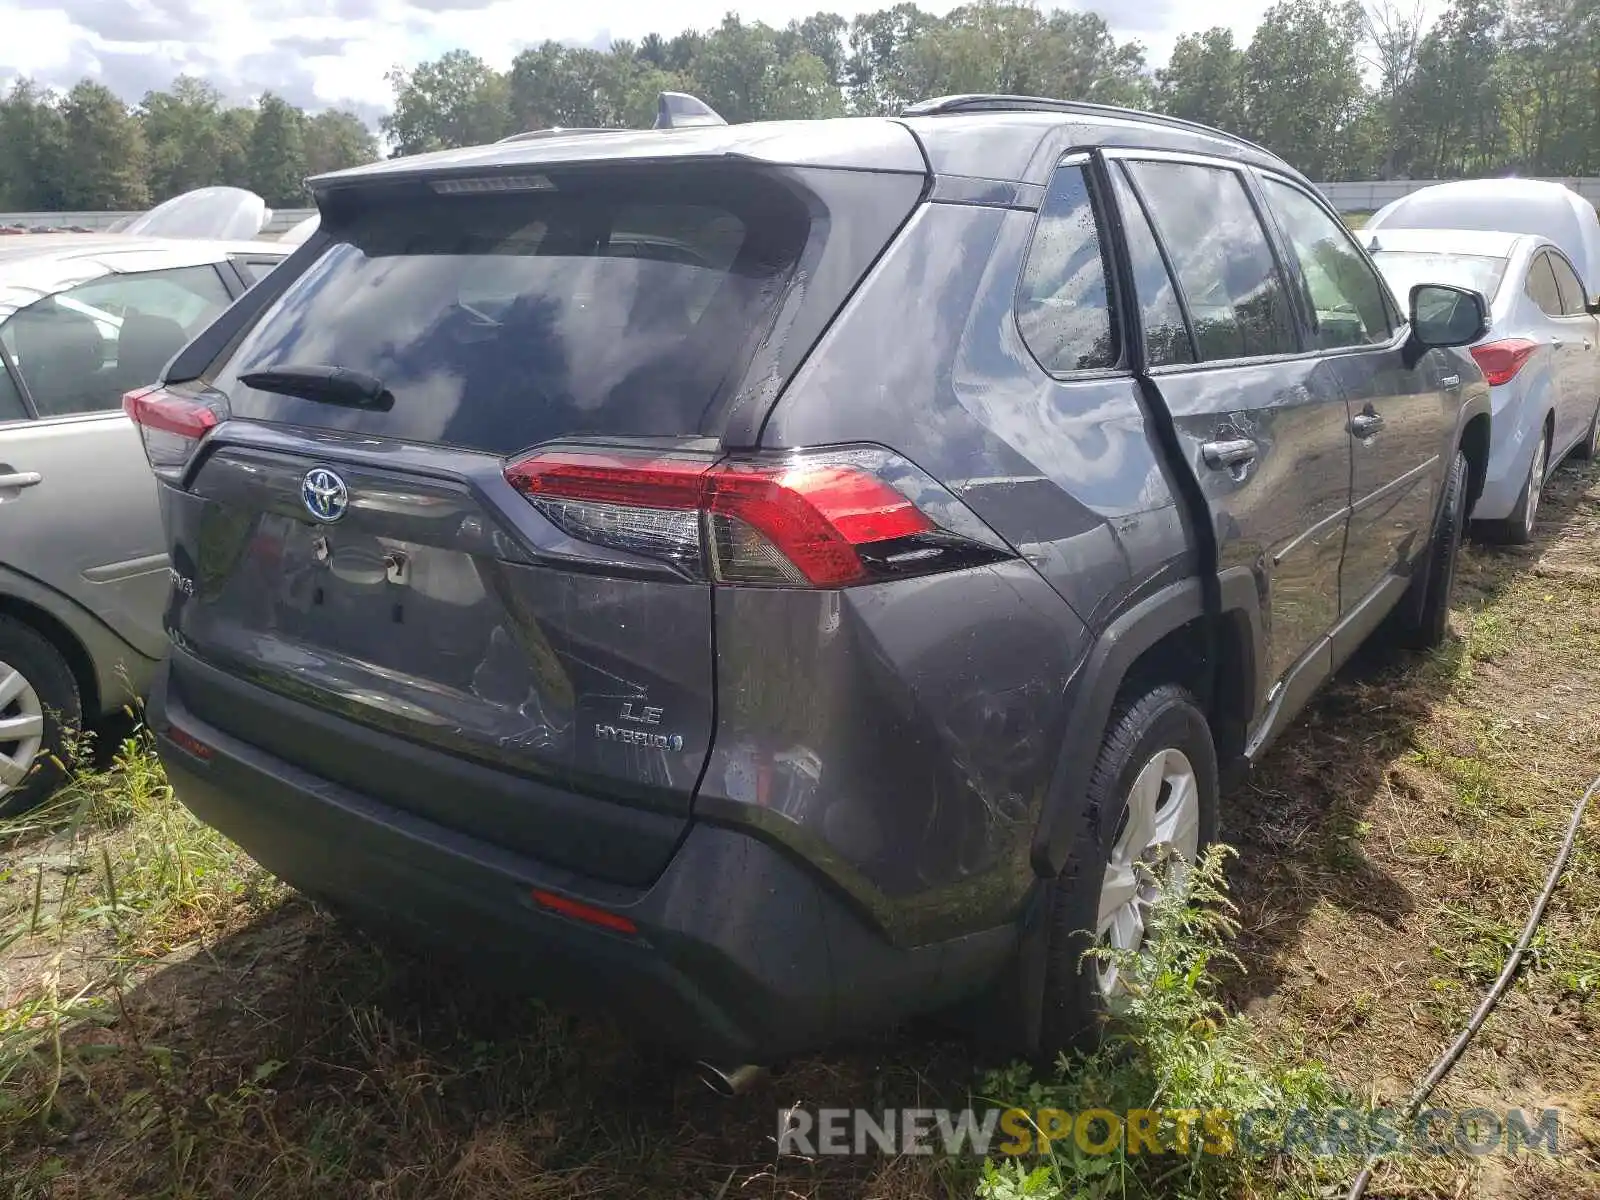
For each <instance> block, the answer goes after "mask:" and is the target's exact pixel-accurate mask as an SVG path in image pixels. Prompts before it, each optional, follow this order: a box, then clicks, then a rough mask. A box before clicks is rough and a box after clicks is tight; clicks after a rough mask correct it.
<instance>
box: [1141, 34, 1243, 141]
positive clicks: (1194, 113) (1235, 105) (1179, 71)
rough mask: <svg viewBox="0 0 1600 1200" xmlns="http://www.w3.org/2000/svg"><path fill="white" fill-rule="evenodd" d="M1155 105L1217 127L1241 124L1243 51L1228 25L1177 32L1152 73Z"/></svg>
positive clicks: (1174, 113) (1186, 118)
mask: <svg viewBox="0 0 1600 1200" xmlns="http://www.w3.org/2000/svg"><path fill="white" fill-rule="evenodd" d="M1152 98H1153V100H1154V102H1155V106H1156V107H1157V108H1158V109H1160V110H1161V111H1162V112H1164V113H1171V114H1172V115H1173V116H1175V117H1182V118H1183V119H1184V120H1186V121H1199V122H1200V123H1201V124H1204V125H1213V126H1215V127H1216V128H1218V129H1227V130H1239V129H1242V128H1243V127H1244V123H1245V121H1244V51H1243V50H1241V49H1239V47H1238V46H1236V45H1235V44H1234V41H1233V31H1232V30H1230V29H1222V28H1216V29H1208V30H1206V31H1205V32H1204V33H1189V34H1185V35H1184V36H1183V37H1180V38H1179V39H1178V41H1177V44H1176V45H1174V46H1173V48H1172V57H1171V58H1170V59H1168V60H1167V65H1166V66H1165V67H1162V68H1161V69H1160V70H1159V71H1157V72H1156V86H1155V93H1154V96H1153V97H1152Z"/></svg>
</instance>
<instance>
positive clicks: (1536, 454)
mask: <svg viewBox="0 0 1600 1200" xmlns="http://www.w3.org/2000/svg"><path fill="white" fill-rule="evenodd" d="M1549 459H1550V431H1549V428H1548V427H1545V428H1542V429H1541V430H1540V431H1539V444H1538V445H1537V446H1535V447H1534V448H1533V461H1532V462H1530V463H1529V464H1528V477H1527V479H1525V480H1523V481H1522V492H1521V494H1520V495H1518V496H1517V504H1516V507H1515V508H1513V509H1512V510H1511V515H1510V516H1509V517H1507V518H1506V519H1505V520H1504V521H1500V522H1497V523H1496V524H1495V525H1494V526H1493V529H1492V532H1493V533H1494V534H1495V540H1496V541H1498V542H1504V543H1506V544H1507V545H1509V546H1526V545H1528V544H1529V543H1530V542H1532V541H1533V530H1534V526H1535V525H1537V524H1538V521H1539V501H1540V500H1542V499H1543V498H1544V474H1545V468H1546V467H1547V466H1548V465H1549Z"/></svg>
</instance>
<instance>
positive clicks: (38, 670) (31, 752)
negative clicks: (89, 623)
mask: <svg viewBox="0 0 1600 1200" xmlns="http://www.w3.org/2000/svg"><path fill="white" fill-rule="evenodd" d="M80 716H81V711H80V708H79V701H78V684H77V681H76V680H75V679H73V677H72V669H71V668H70V667H69V666H68V665H67V662H66V660H65V659H64V658H62V657H61V654H60V652H59V651H58V650H57V649H56V648H55V647H54V646H52V645H51V644H50V643H49V642H48V641H46V640H45V639H44V638H42V637H40V636H39V634H37V633H35V632H34V631H33V630H32V629H31V628H29V627H28V626H26V625H23V624H21V623H20V622H18V621H14V620H11V619H10V618H8V617H0V817H12V816H16V815H17V814H19V813H24V812H27V811H28V810H29V809H31V808H34V807H36V806H38V805H39V804H41V803H43V802H44V800H46V799H47V798H48V797H49V796H50V794H51V793H52V792H54V791H55V790H56V787H57V786H58V785H59V784H60V782H61V775H62V765H61V759H62V753H63V743H64V740H65V732H66V730H67V729H70V728H75V727H76V726H77V724H78V721H79V718H80Z"/></svg>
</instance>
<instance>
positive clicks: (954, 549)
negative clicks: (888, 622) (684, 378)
mask: <svg viewBox="0 0 1600 1200" xmlns="http://www.w3.org/2000/svg"><path fill="white" fill-rule="evenodd" d="M506 479H507V480H508V481H509V482H510V483H511V485H512V486H513V487H515V488H516V489H517V490H518V491H519V492H521V493H522V494H523V495H524V496H526V497H527V498H528V499H529V500H530V501H532V502H533V504H534V506H535V507H537V508H538V509H539V511H540V512H542V513H543V514H544V515H545V516H546V517H548V518H549V519H550V520H551V521H552V522H553V523H554V524H555V525H556V526H558V527H559V528H560V529H562V530H563V531H564V532H566V533H567V534H569V535H570V536H572V537H574V538H577V539H579V540H582V541H585V542H590V543H593V544H595V545H601V546H608V547H611V548H614V549H618V550H624V551H627V552H629V553H632V554H640V555H644V556H645V557H648V558H653V559H657V560H661V561H665V562H669V563H671V564H672V565H673V566H674V567H676V568H677V569H678V570H679V571H681V572H682V573H683V574H685V575H687V576H689V577H691V578H709V579H712V580H715V581H716V582H718V583H738V584H757V585H768V586H776V587H785V586H786V587H823V588H832V587H848V586H850V585H852V584H858V583H869V582H872V581H873V580H877V579H883V578H892V577H895V576H898V575H907V574H925V573H927V572H930V571H937V570H947V569H950V568H952V567H957V566H966V565H971V564H973V563H977V562H985V561H992V560H994V559H995V558H997V557H1005V556H1009V555H1010V554H1011V550H1010V548H1009V547H1008V546H1007V545H1006V544H1005V542H1004V541H1002V540H1001V539H1000V538H999V537H998V536H996V535H995V534H994V532H993V531H992V530H990V529H989V528H988V526H986V525H984V524H983V522H981V521H980V520H978V518H977V517H976V516H975V515H973V514H972V513H971V511H970V510H968V509H967V508H966V507H965V506H964V505H962V504H961V503H960V501H958V500H957V499H956V498H955V497H954V496H953V495H951V494H950V493H949V492H948V491H946V490H945V489H944V488H943V487H941V486H940V485H939V484H938V483H936V482H935V481H933V480H932V479H930V478H929V477H928V476H926V475H924V474H923V473H922V472H921V471H919V470H918V469H917V468H916V467H914V466H912V465H911V464H910V463H908V462H906V461H905V460H904V459H902V458H899V457H898V456H897V455H894V454H891V453H889V452H888V451H885V450H879V449H876V448H863V449H852V450H844V451H827V452H822V453H806V454H794V455H786V456H784V457H782V458H767V457H756V458H749V459H727V460H724V461H721V462H712V461H711V460H709V459H706V458H690V457H681V458H680V457H662V456H648V455H633V454H629V453H627V452H625V451H609V450H597V449H588V448H584V449H549V450H541V451H539V452H537V453H535V454H532V455H530V456H529V457H527V458H524V459H521V460H519V461H517V462H514V463H512V464H511V465H510V466H508V467H507V468H506Z"/></svg>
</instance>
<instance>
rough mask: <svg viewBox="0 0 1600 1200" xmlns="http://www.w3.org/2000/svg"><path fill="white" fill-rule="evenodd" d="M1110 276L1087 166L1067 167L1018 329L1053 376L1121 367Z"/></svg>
mask: <svg viewBox="0 0 1600 1200" xmlns="http://www.w3.org/2000/svg"><path fill="white" fill-rule="evenodd" d="M1108 275H1109V272H1108V270H1107V268H1106V254H1105V247H1104V245H1103V242H1102V239H1101V237H1100V228H1099V223H1098V222H1097V221H1096V219H1095V211H1094V204H1093V201H1092V200H1091V198H1090V195H1089V183H1088V179H1087V178H1086V177H1085V175H1084V169H1083V167H1081V166H1064V167H1061V168H1060V169H1059V170H1057V171H1056V173H1055V175H1054V176H1053V177H1052V178H1051V180H1050V187H1049V190H1048V191H1047V192H1046V194H1045V199H1044V203H1043V204H1042V205H1041V206H1040V208H1039V221H1038V224H1037V225H1036V226H1035V228H1034V232H1033V244H1032V245H1031V246H1030V247H1029V249H1028V258H1027V261H1026V262H1025V264H1024V265H1023V268H1022V284H1021V287H1020V288H1019V289H1018V294H1017V327H1018V328H1019V329H1020V330H1021V333H1022V340H1023V341H1024V342H1026V343H1027V344H1028V349H1029V350H1031V351H1032V352H1033V356H1034V357H1035V358H1036V359H1038V360H1039V365H1040V366H1042V367H1043V368H1044V369H1045V370H1046V371H1049V372H1051V373H1052V374H1061V373H1065V372H1069V371H1092V370H1097V369H1102V368H1105V367H1114V366H1116V365H1117V361H1118V358H1119V357H1120V348H1119V346H1118V341H1117V329H1116V324H1115V323H1114V321H1113V320H1112V316H1111V299H1110V294H1109V292H1108V290H1107V287H1106V279H1107V277H1108Z"/></svg>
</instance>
